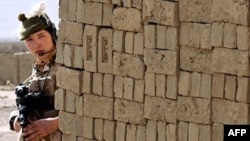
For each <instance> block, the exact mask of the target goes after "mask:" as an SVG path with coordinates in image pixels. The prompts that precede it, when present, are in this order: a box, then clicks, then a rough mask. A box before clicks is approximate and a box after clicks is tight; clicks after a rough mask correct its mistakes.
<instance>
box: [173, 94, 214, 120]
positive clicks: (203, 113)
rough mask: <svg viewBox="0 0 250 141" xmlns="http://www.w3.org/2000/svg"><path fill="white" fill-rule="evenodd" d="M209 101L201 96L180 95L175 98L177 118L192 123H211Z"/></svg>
mask: <svg viewBox="0 0 250 141" xmlns="http://www.w3.org/2000/svg"><path fill="white" fill-rule="evenodd" d="M211 113H212V110H211V101H210V100H209V99H203V98H192V97H181V96H179V97H178V99H177V119H178V120H181V121H188V122H193V123H202V124H210V123H211Z"/></svg>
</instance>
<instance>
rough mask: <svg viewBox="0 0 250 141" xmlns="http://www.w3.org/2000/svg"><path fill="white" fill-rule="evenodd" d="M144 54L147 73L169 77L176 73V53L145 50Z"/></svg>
mask: <svg viewBox="0 0 250 141" xmlns="http://www.w3.org/2000/svg"><path fill="white" fill-rule="evenodd" d="M144 54H145V56H144V60H145V65H146V66H147V71H148V72H152V73H160V74H169V75H176V74H177V73H178V71H179V69H178V65H177V64H178V54H177V52H176V51H168V50H153V49H145V50H144Z"/></svg>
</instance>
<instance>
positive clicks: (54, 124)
mask: <svg viewBox="0 0 250 141" xmlns="http://www.w3.org/2000/svg"><path fill="white" fill-rule="evenodd" d="M58 124H59V118H58V117H56V118H46V119H40V120H37V121H34V122H32V123H30V124H28V126H27V127H25V128H24V129H23V134H22V136H24V137H25V140H27V141H36V140H38V139H41V138H43V137H45V136H47V135H49V134H51V133H53V132H55V131H56V130H57V129H58Z"/></svg>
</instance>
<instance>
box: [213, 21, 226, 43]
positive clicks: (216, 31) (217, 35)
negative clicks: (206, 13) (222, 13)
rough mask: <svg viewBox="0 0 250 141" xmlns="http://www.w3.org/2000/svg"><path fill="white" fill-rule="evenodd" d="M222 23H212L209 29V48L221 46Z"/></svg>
mask: <svg viewBox="0 0 250 141" xmlns="http://www.w3.org/2000/svg"><path fill="white" fill-rule="evenodd" d="M223 29H224V23H217V22H215V23H213V24H212V27H211V46H222V40H223Z"/></svg>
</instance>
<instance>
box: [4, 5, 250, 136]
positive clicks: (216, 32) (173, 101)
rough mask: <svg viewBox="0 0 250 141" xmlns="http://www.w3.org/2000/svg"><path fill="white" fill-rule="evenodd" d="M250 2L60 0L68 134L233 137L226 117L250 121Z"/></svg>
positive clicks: (58, 97)
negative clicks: (228, 133)
mask: <svg viewBox="0 0 250 141" xmlns="http://www.w3.org/2000/svg"><path fill="white" fill-rule="evenodd" d="M249 5H250V2H249V1H248V0H238V1H235V0H202V1H197V0H181V1H180V0H167V1H166V0H144V1H143V0H85V1H81V0H78V1H77V0H73V1H72V2H69V1H66V0H62V1H60V3H59V6H60V8H59V17H60V19H61V21H60V24H59V39H58V43H57V48H58V49H57V58H56V62H57V63H58V65H57V72H56V74H57V86H58V87H59V89H58V90H57V91H56V94H55V107H56V109H58V110H61V112H60V125H59V127H60V129H61V131H62V132H63V140H72V141H97V140H107V141H177V140H178V141H223V126H224V124H249V122H250V120H249V116H250V115H249V108H250V106H249V103H250V97H249V82H250V81H249V76H250V71H249V70H250V69H249V68H250V62H249V54H250V52H249V43H250V39H249V25H250V23H249V22H250V20H249V13H250V10H249ZM239 15H240V16H239ZM0 58H1V56H0ZM19 58H20V57H19ZM4 59H5V58H4ZM4 59H0V70H1V69H2V67H1V63H2V62H1V60H4ZM20 59H23V58H20ZM8 60H10V62H9V61H8V62H9V63H10V64H12V66H15V65H17V66H19V65H23V66H24V65H25V64H23V63H20V61H19V62H15V61H17V59H14V60H13V59H12V58H11V57H10V58H8ZM3 63H5V62H3ZM14 68H15V67H14ZM10 70H12V71H13V70H14V71H13V74H15V75H13V77H15V78H17V79H18V77H19V76H18V75H19V73H23V72H20V70H21V68H18V69H16V70H15V69H10ZM12 71H10V72H12ZM0 72H1V71H0ZM1 74H2V73H1ZM4 74H5V73H4ZM1 79H2V77H0V80H1ZM17 79H16V80H17Z"/></svg>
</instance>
